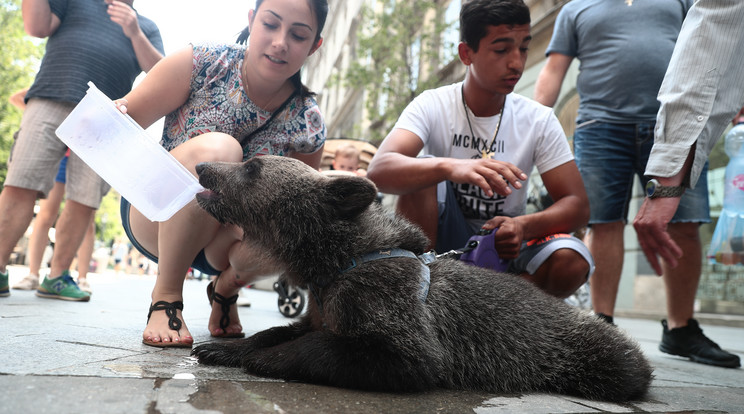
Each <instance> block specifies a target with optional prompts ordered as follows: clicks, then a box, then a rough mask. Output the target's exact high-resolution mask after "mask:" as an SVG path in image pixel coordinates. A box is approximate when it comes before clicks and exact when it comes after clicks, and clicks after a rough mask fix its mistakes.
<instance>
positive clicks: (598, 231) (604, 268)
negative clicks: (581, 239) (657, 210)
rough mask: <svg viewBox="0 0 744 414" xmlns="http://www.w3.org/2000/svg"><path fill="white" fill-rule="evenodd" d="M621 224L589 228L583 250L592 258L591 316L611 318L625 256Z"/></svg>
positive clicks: (619, 222) (594, 225)
mask: <svg viewBox="0 0 744 414" xmlns="http://www.w3.org/2000/svg"><path fill="white" fill-rule="evenodd" d="M624 227H625V223H623V222H622V221H618V222H614V223H601V224H592V227H591V229H590V230H589V234H588V236H587V247H589V251H590V252H591V253H592V256H594V266H595V267H594V275H592V279H591V281H590V282H589V287H590V289H591V295H592V306H593V308H594V312H596V313H602V314H604V315H607V316H612V315H613V314H614V312H615V301H616V300H617V292H618V287H619V285H620V275H621V274H622V272H623V255H624V254H625V247H624V238H623V229H624Z"/></svg>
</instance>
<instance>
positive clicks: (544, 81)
mask: <svg viewBox="0 0 744 414" xmlns="http://www.w3.org/2000/svg"><path fill="white" fill-rule="evenodd" d="M572 61H573V57H571V56H567V55H563V54H560V53H555V52H554V53H551V54H549V55H548V58H547V59H546V61H545V66H543V68H542V70H540V74H539V75H538V76H537V83H535V100H536V101H537V102H540V103H541V104H543V105H545V106H550V107H552V106H553V105H555V102H556V101H557V100H558V95H559V94H560V92H561V85H562V84H563V79H565V77H566V72H568V67H569V66H570V65H571V62H572Z"/></svg>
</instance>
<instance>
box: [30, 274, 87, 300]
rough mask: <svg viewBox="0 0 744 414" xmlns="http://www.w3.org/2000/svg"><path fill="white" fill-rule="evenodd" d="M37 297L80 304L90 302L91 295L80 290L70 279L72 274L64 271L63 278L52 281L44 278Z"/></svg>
mask: <svg viewBox="0 0 744 414" xmlns="http://www.w3.org/2000/svg"><path fill="white" fill-rule="evenodd" d="M36 296H38V297H40V298H49V299H61V300H74V301H79V302H87V301H89V300H90V295H89V294H87V293H85V292H83V291H82V290H80V288H79V287H78V285H77V284H76V283H75V281H74V280H72V277H70V272H68V271H64V272H63V273H62V276H60V277H57V278H54V279H50V278H48V277H45V278H44V281H43V282H41V284H40V285H39V288H38V289H36Z"/></svg>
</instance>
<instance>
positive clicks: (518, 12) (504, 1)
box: [460, 0, 530, 52]
mask: <svg viewBox="0 0 744 414" xmlns="http://www.w3.org/2000/svg"><path fill="white" fill-rule="evenodd" d="M501 24H505V25H509V26H514V25H521V24H530V8H529V7H527V5H526V4H524V1H522V0H469V1H465V2H464V3H463V5H462V8H461V9H460V41H461V42H465V44H467V45H468V46H469V47H470V48H471V49H473V50H474V51H476V52H477V51H478V45H479V44H480V40H481V39H482V38H483V37H485V36H486V33H487V32H488V26H498V25H501Z"/></svg>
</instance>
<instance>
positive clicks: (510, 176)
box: [367, 0, 594, 298]
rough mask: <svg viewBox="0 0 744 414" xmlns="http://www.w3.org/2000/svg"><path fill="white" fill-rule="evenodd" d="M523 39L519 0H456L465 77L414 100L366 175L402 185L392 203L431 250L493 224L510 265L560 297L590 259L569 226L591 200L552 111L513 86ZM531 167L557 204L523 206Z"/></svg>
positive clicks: (582, 275) (459, 243) (526, 20)
mask: <svg viewBox="0 0 744 414" xmlns="http://www.w3.org/2000/svg"><path fill="white" fill-rule="evenodd" d="M531 39H532V36H531V35H530V11H529V8H528V7H527V6H526V5H525V4H524V2H523V1H522V0H497V1H493V0H472V1H469V2H467V3H465V4H463V6H462V9H461V11H460V40H461V42H460V44H459V45H458V54H459V57H460V60H461V61H462V62H463V63H464V64H465V65H466V66H467V67H468V70H467V74H466V75H465V80H464V81H463V82H459V83H456V84H453V85H448V86H443V87H440V88H438V89H434V90H429V91H425V92H424V93H422V94H421V95H420V96H418V97H417V98H416V99H415V100H414V101H413V102H411V104H409V105H408V107H407V108H406V109H405V111H404V112H403V114H402V115H401V116H400V118H399V119H398V122H397V123H396V125H395V127H394V128H393V130H392V131H391V132H390V134H389V135H388V136H387V137H386V138H385V140H384V141H383V142H382V144H381V145H380V148H379V149H378V151H377V153H376V155H375V157H374V158H373V160H372V162H371V164H370V166H369V168H368V171H367V174H368V175H367V177H368V178H369V179H371V180H372V181H374V182H375V183H376V184H377V186H378V187H379V189H380V191H383V192H387V193H392V194H397V195H399V198H398V202H397V206H396V208H397V210H398V212H399V213H401V214H402V215H403V216H405V217H407V218H408V219H410V220H411V221H413V222H415V223H416V224H418V225H419V226H421V227H422V228H423V229H424V231H425V232H426V234H427V235H428V236H429V239H430V240H431V247H434V248H435V249H436V251H437V252H438V253H443V252H446V251H449V250H451V249H458V248H462V247H464V246H465V244H466V242H467V240H468V239H469V238H470V237H471V236H472V235H474V234H476V233H477V232H478V231H479V230H480V229H481V228H483V229H487V230H493V229H496V230H494V232H493V237H494V241H495V247H496V250H497V252H498V254H499V257H500V258H502V259H511V263H510V265H509V269H508V271H509V272H511V273H516V274H519V275H521V276H522V277H524V278H526V279H527V280H530V281H531V282H533V283H534V284H535V285H537V286H538V287H540V288H541V289H543V290H544V291H546V292H548V293H549V294H552V295H554V296H557V297H560V298H566V297H568V296H570V295H571V294H572V293H573V292H574V291H576V289H577V288H578V287H579V286H581V285H582V284H583V283H585V282H586V281H587V278H588V277H589V276H590V275H591V272H592V270H593V268H594V264H593V260H592V257H591V255H590V254H589V251H588V249H587V248H586V246H585V245H584V244H583V243H582V242H581V241H580V240H579V239H577V238H575V237H573V236H570V235H569V234H567V233H570V232H572V231H575V230H577V229H579V228H581V227H583V226H584V225H586V223H587V221H588V219H589V203H588V200H587V195H586V192H585V190H584V184H583V182H582V181H581V176H580V175H579V171H578V169H577V167H576V164H575V162H574V160H573V155H572V153H571V149H570V148H569V145H568V142H567V140H566V136H565V135H564V133H563V129H562V128H561V126H560V124H559V122H558V120H557V119H556V117H555V116H554V115H553V112H552V111H551V109H550V108H548V107H545V106H543V105H540V104H538V103H537V102H535V101H532V100H530V99H527V98H525V97H523V96H520V95H517V94H514V93H512V92H513V90H514V87H515V86H516V84H517V82H518V81H519V79H520V77H521V75H522V72H523V70H524V66H525V61H526V60H527V49H528V47H529V44H530V40H531ZM422 150H423V155H422V156H421V157H417V155H418V154H419V152H421V151H422ZM533 167H535V168H537V171H538V172H539V174H540V176H541V178H542V181H543V183H544V184H545V188H546V189H547V191H548V193H549V194H550V196H551V198H552V199H553V200H554V203H553V204H552V205H551V206H550V207H548V208H546V209H545V210H543V211H540V212H536V213H532V214H525V209H526V204H527V183H526V180H527V177H528V175H529V174H530V173H531V172H532V169H533Z"/></svg>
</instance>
